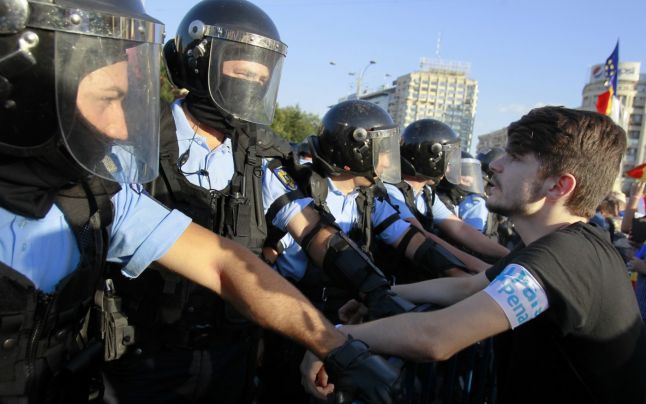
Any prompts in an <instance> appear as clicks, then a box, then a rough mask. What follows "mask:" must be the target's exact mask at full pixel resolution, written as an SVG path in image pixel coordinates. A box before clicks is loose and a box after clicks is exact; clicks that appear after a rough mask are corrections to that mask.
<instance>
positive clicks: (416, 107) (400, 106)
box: [339, 58, 478, 151]
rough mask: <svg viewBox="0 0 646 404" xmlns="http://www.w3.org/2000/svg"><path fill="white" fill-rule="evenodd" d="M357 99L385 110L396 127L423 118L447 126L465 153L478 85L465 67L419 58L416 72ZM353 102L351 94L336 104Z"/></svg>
mask: <svg viewBox="0 0 646 404" xmlns="http://www.w3.org/2000/svg"><path fill="white" fill-rule="evenodd" d="M359 98H360V99H362V100H366V101H370V102H373V103H375V104H377V105H379V106H381V107H382V108H384V109H386V110H387V111H388V113H389V114H390V115H391V116H392V117H393V119H394V120H395V122H396V123H397V125H399V126H400V128H402V129H403V128H405V127H406V126H407V125H408V124H410V123H412V122H414V121H417V120H419V119H423V118H433V119H437V120H439V121H442V122H444V123H446V124H447V125H449V126H450V127H451V128H453V130H455V132H456V133H457V134H458V135H459V136H460V139H461V143H462V150H465V151H469V150H470V149H471V143H472V141H473V124H474V121H475V115H476V107H477V103H478V82H477V81H476V80H473V79H471V78H469V65H468V64H465V63H458V62H444V61H433V62H430V61H428V60H427V59H426V58H422V60H421V63H420V70H419V71H415V72H412V73H408V74H405V75H403V76H400V77H399V78H397V80H395V81H393V83H392V87H382V88H381V89H379V90H377V91H373V92H364V93H362V94H361V95H360V96H359ZM348 99H356V96H355V95H354V94H352V95H349V96H347V97H344V98H341V99H340V100H339V101H344V100H348Z"/></svg>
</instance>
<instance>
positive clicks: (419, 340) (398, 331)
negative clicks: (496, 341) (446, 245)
mask: <svg viewBox="0 0 646 404" xmlns="http://www.w3.org/2000/svg"><path fill="white" fill-rule="evenodd" d="M450 280H456V279H450ZM457 280H459V279H457ZM510 327H511V325H510V323H509V321H508V320H507V317H506V316H505V313H504V311H503V310H502V309H501V308H500V306H499V305H498V304H497V303H496V302H495V301H494V300H493V298H492V297H490V296H489V295H488V294H487V293H486V292H484V291H480V292H478V293H476V294H475V295H473V296H471V297H468V298H466V299H465V300H463V301H461V302H459V303H457V304H455V305H453V306H450V307H447V308H445V309H442V310H437V311H432V312H428V313H405V314H400V315H397V316H393V317H387V318H383V319H380V320H375V321H371V322H368V323H363V324H359V325H346V326H343V328H341V330H342V331H343V332H344V333H346V334H349V335H352V336H353V337H354V338H359V339H361V340H363V341H365V342H366V343H368V345H369V346H370V349H371V350H372V351H374V352H378V353H383V354H389V355H395V356H400V357H403V358H407V359H410V360H413V361H418V362H428V361H440V360H446V359H448V358H450V357H451V356H452V355H453V354H455V353H456V352H458V351H460V350H462V349H464V348H466V347H468V346H470V345H472V344H474V343H476V342H478V341H481V340H483V339H485V338H487V337H490V336H492V335H496V334H499V333H501V332H504V331H506V330H508V329H509V328H510ZM300 370H301V374H302V376H303V377H302V383H303V386H304V388H305V389H306V391H308V392H310V393H311V394H313V395H315V396H317V397H319V398H324V397H325V395H327V394H329V393H330V392H331V391H332V390H333V389H334V387H333V386H329V385H328V384H327V375H326V372H325V369H324V368H323V363H322V362H321V361H320V360H318V359H316V358H315V357H314V356H312V355H311V354H310V353H306V354H305V357H304V358H303V361H302V362H301V366H300Z"/></svg>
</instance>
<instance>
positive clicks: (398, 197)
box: [384, 184, 414, 220]
mask: <svg viewBox="0 0 646 404" xmlns="http://www.w3.org/2000/svg"><path fill="white" fill-rule="evenodd" d="M384 185H385V186H386V191H388V196H389V197H390V203H391V204H392V205H393V206H394V207H395V208H397V210H398V211H399V216H401V218H402V219H404V220H406V219H408V218H410V217H414V215H413V212H411V211H410V209H409V208H408V205H406V201H405V200H404V194H402V192H401V191H400V190H399V188H397V187H396V186H394V185H392V184H384Z"/></svg>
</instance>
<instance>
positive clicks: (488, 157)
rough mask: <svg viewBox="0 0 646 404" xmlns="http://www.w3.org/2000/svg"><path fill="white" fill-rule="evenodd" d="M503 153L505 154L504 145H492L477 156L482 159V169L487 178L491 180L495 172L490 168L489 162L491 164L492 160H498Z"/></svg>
mask: <svg viewBox="0 0 646 404" xmlns="http://www.w3.org/2000/svg"><path fill="white" fill-rule="evenodd" d="M503 154H505V149H503V148H502V147H492V148H490V149H487V150H484V151H482V152H480V153H478V155H477V156H476V158H477V159H478V160H480V164H482V171H483V172H484V174H485V175H486V178H485V180H489V179H490V178H491V174H493V173H492V171H491V168H489V164H491V162H492V161H494V160H497V159H498V158H499V157H501V156H502V155H503Z"/></svg>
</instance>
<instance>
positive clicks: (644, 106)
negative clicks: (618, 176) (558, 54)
mask: <svg viewBox="0 0 646 404" xmlns="http://www.w3.org/2000/svg"><path fill="white" fill-rule="evenodd" d="M640 69H641V63H639V62H623V63H619V76H618V79H619V80H618V82H617V95H618V97H619V100H620V101H621V106H622V110H623V112H622V114H621V117H620V122H617V123H618V124H619V125H621V126H622V127H623V128H624V129H625V130H626V134H627V135H628V148H627V150H626V154H625V155H624V159H623V161H622V170H621V172H622V173H623V172H625V171H626V170H628V169H630V168H632V167H633V166H635V165H638V164H640V163H644V162H646V122H645V121H644V115H645V114H646V74H643V73H641V70H640ZM604 81H605V73H604V65H602V64H598V65H594V66H592V69H591V70H590V79H589V81H588V83H587V84H586V85H585V87H583V101H582V103H581V107H582V109H585V110H590V111H596V103H597V97H598V96H599V94H601V93H603V92H605V91H606V87H604V85H603V84H604Z"/></svg>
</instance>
